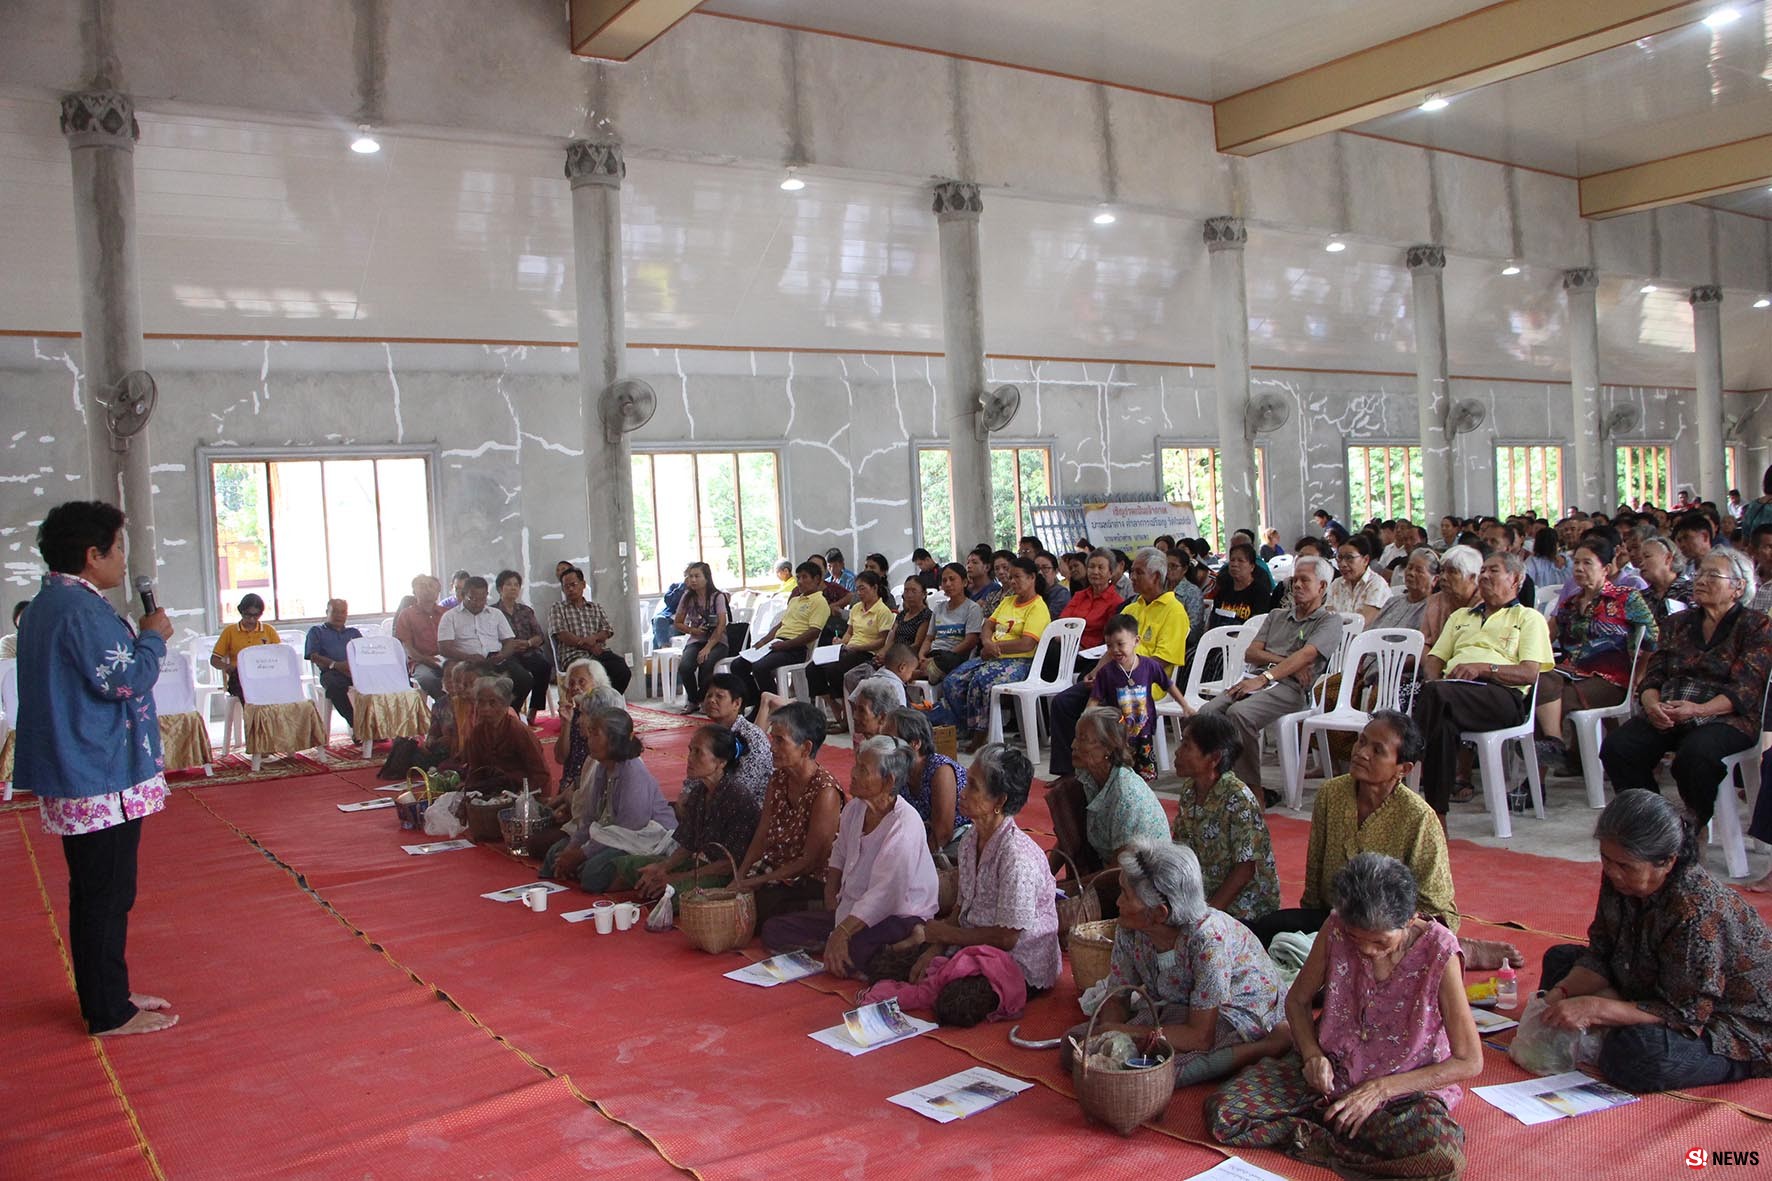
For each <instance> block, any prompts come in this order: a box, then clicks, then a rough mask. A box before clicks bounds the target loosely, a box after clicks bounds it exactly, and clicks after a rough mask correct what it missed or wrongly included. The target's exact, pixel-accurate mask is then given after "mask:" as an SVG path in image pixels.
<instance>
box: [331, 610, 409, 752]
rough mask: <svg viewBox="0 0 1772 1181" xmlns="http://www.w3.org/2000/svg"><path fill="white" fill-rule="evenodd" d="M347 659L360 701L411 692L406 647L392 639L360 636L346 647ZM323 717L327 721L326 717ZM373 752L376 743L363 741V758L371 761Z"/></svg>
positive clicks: (352, 683) (369, 739) (353, 687)
mask: <svg viewBox="0 0 1772 1181" xmlns="http://www.w3.org/2000/svg"><path fill="white" fill-rule="evenodd" d="M345 659H346V660H347V661H348V662H349V663H350V666H351V688H352V689H354V690H356V692H357V695H358V696H359V697H374V696H376V695H378V694H382V693H407V692H410V691H411V689H412V678H411V677H410V676H408V675H407V672H406V648H405V645H403V644H401V643H400V641H399V640H396V639H395V638H394V637H392V636H360V637H358V638H357V639H354V640H352V641H350V643H348V644H346V645H345ZM329 704H330V703H329ZM321 717H322V720H324V719H325V715H324V714H322V715H321ZM353 737H355V736H354V735H353ZM374 750H375V739H373V738H366V739H364V740H363V757H364V758H368V757H369V756H370V755H371V754H372V753H373V752H374Z"/></svg>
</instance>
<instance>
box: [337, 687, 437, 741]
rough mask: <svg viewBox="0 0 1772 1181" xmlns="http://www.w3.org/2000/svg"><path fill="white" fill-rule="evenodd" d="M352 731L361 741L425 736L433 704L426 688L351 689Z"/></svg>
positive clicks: (428, 731)
mask: <svg viewBox="0 0 1772 1181" xmlns="http://www.w3.org/2000/svg"><path fill="white" fill-rule="evenodd" d="M351 712H352V713H353V714H354V715H355V719H356V720H355V723H354V724H353V725H352V726H351V733H352V735H353V736H355V737H356V739H357V741H359V742H372V741H374V740H376V739H380V738H423V737H424V736H425V735H426V734H428V733H430V730H431V706H430V702H429V701H428V700H427V699H426V698H425V695H424V692H423V690H420V689H407V690H406V691H405V692H403V693H358V692H357V691H356V690H355V689H352V690H351Z"/></svg>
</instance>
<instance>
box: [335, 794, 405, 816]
mask: <svg viewBox="0 0 1772 1181" xmlns="http://www.w3.org/2000/svg"><path fill="white" fill-rule="evenodd" d="M393 806H394V801H393V800H392V799H390V798H388V797H387V796H383V797H382V798H381V799H379V800H362V801H359V802H358V803H355V804H340V805H339V806H338V810H339V811H340V812H373V811H375V810H376V809H377V808H392V807H393Z"/></svg>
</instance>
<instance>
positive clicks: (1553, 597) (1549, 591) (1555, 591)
mask: <svg viewBox="0 0 1772 1181" xmlns="http://www.w3.org/2000/svg"><path fill="white" fill-rule="evenodd" d="M1532 597H1533V603H1532V606H1533V607H1534V608H1535V609H1536V610H1537V611H1538V613H1539V614H1540V615H1542V616H1544V617H1545V618H1546V619H1551V618H1553V617H1555V615H1556V613H1557V600H1558V599H1560V598H1562V597H1563V584H1562V583H1560V582H1558V583H1553V584H1552V585H1550V586H1541V587H1537V588H1535V589H1534V590H1533V592H1532Z"/></svg>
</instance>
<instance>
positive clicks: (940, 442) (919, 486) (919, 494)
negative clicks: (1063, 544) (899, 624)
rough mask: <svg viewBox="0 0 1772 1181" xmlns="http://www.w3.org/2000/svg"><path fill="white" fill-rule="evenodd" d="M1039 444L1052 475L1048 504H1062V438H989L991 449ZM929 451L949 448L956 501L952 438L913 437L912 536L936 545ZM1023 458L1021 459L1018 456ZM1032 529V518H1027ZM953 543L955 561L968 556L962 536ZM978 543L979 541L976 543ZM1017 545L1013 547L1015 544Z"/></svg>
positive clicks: (1027, 447) (950, 495) (950, 491)
mask: <svg viewBox="0 0 1772 1181" xmlns="http://www.w3.org/2000/svg"><path fill="white" fill-rule="evenodd" d="M1035 448H1038V449H1039V450H1042V451H1044V452H1046V473H1047V475H1048V476H1049V477H1050V478H1051V481H1050V482H1051V485H1052V487H1051V491H1050V493H1049V496H1050V498H1051V499H1049V500H1048V501H1047V503H1048V504H1058V503H1059V502H1061V501H1062V500H1063V499H1064V477H1063V473H1061V472H1060V471H1059V469H1058V439H1057V437H1056V436H1040V435H992V436H991V437H990V441H989V449H990V450H991V451H1024V450H1032V449H1035ZM925 451H945V452H947V453H948V503H949V504H952V503H953V487H954V462H953V446H952V440H949V439H942V438H936V437H934V436H930V435H913V436H912V437H911V439H910V473H911V497H910V501H911V537H912V538H913V541H914V544H915V545H919V546H925V547H927V548H929V549H932V550H933V549H935V548H936V547H935V546H932V545H930V544H929V539H928V537H927V536H926V535H925V532H924V525H923V467H922V454H923V452H925ZM1017 462H1019V459H1018V460H1017ZM1023 524H1024V526H1026V527H1027V528H1029V529H1031V528H1032V523H1031V522H1023ZM949 544H951V545H952V546H953V547H954V553H953V555H952V556H951V557H950V558H949V559H948V560H949V561H951V562H961V561H963V560H964V559H965V556H966V555H965V551H964V550H962V549H960V543H959V539H958V538H950V539H949ZM974 544H976V543H974ZM1011 548H1013V547H1011Z"/></svg>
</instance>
